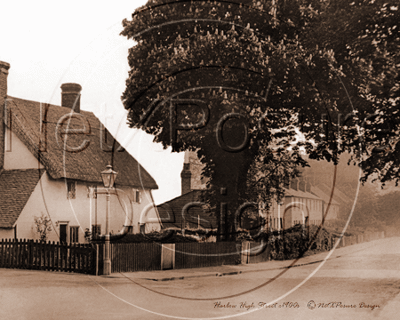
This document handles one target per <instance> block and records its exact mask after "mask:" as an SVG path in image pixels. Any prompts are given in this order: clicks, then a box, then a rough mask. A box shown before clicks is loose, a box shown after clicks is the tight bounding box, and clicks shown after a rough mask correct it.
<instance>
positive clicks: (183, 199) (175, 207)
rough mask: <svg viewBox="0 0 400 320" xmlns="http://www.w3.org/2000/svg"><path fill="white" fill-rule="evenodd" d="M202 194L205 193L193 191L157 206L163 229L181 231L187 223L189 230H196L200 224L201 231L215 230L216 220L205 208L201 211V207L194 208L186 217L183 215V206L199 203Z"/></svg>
mask: <svg viewBox="0 0 400 320" xmlns="http://www.w3.org/2000/svg"><path fill="white" fill-rule="evenodd" d="M204 192H206V191H204V190H193V191H191V192H188V193H185V194H184V195H181V196H179V197H176V198H174V199H172V200H170V201H167V202H164V203H162V204H160V205H158V206H157V210H158V214H159V216H160V219H161V223H162V226H163V228H164V229H169V228H179V229H183V228H185V222H187V223H189V225H190V227H191V228H197V226H198V223H199V222H200V227H201V228H203V229H216V228H217V220H216V218H215V217H214V215H212V213H211V212H210V211H209V210H207V209H206V208H205V209H202V208H201V207H198V206H195V207H192V208H191V209H189V211H188V214H187V215H186V216H185V215H184V214H183V208H184V206H185V205H186V204H189V203H193V202H201V197H202V194H203V193H204ZM199 217H200V220H199Z"/></svg>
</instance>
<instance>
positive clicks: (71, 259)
mask: <svg viewBox="0 0 400 320" xmlns="http://www.w3.org/2000/svg"><path fill="white" fill-rule="evenodd" d="M95 259H96V251H95V249H93V248H92V246H91V245H90V244H62V243H59V242H57V243H56V242H54V241H53V242H50V241H49V242H44V241H38V240H36V241H33V240H25V239H24V240H18V239H15V240H14V239H13V240H11V239H9V240H7V239H6V240H1V242H0V268H16V269H33V270H47V271H65V272H78V273H87V274H95V272H96V269H95V267H96V261H95Z"/></svg>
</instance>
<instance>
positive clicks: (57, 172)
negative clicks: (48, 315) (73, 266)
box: [0, 61, 161, 243]
mask: <svg viewBox="0 0 400 320" xmlns="http://www.w3.org/2000/svg"><path fill="white" fill-rule="evenodd" d="M9 68H10V65H9V64H8V63H5V62H1V61H0V125H1V130H0V239H2V238H4V239H5V238H8V239H10V238H18V239H38V238H39V234H38V232H37V230H36V224H35V222H34V219H35V217H47V218H48V219H50V223H49V225H50V228H51V231H49V232H48V240H50V241H61V242H77V243H83V242H85V241H86V240H85V231H87V230H89V231H91V232H93V233H98V234H104V232H105V225H106V223H105V218H106V214H105V211H106V195H105V194H103V193H99V194H97V193H96V192H93V190H98V191H100V190H101V189H102V188H103V183H102V180H101V175H100V173H101V171H103V170H105V169H106V166H107V165H108V164H112V165H113V169H114V170H115V171H116V172H118V175H117V178H116V181H115V188H116V193H115V194H113V195H111V197H110V198H111V213H110V230H109V231H110V232H112V233H113V234H117V233H118V232H121V231H122V230H124V231H126V230H129V232H131V233H138V232H140V230H141V229H142V230H145V231H146V232H149V231H152V230H160V229H161V225H160V222H159V217H158V212H157V211H156V209H154V208H152V203H153V198H152V194H151V190H152V189H157V188H158V187H157V184H156V182H155V181H154V179H153V178H152V177H151V176H150V175H149V173H148V172H147V171H146V170H145V169H144V168H143V167H142V166H141V165H140V164H139V163H138V162H137V161H136V160H135V159H134V158H133V157H132V156H131V155H130V154H129V153H128V152H127V151H126V150H123V149H122V148H120V145H119V144H118V143H117V142H116V141H114V140H113V137H112V136H111V135H110V134H109V132H107V130H106V129H105V128H104V127H103V126H102V124H101V123H100V121H99V119H97V118H96V117H95V115H94V114H93V113H91V112H87V111H83V110H80V91H81V86H80V85H78V84H64V85H62V86H61V88H62V106H55V105H49V104H44V103H39V102H34V101H28V100H23V99H19V98H15V97H11V96H9V95H7V75H8V70H9ZM113 145H114V147H112V146H113ZM145 208H150V210H147V211H148V213H147V216H146V217H144V216H143V215H142V216H141V213H142V212H143V210H144V209H145ZM146 221H147V222H148V221H151V223H147V224H145V223H146Z"/></svg>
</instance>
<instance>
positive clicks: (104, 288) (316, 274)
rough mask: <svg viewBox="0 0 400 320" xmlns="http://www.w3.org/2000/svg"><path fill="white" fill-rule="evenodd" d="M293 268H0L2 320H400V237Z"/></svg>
mask: <svg viewBox="0 0 400 320" xmlns="http://www.w3.org/2000/svg"><path fill="white" fill-rule="evenodd" d="M292 263H293V261H270V262H265V263H259V264H252V265H240V266H223V267H218V268H202V269H185V270H169V271H157V272H136V273H124V274H120V273H118V274H113V275H112V276H110V277H103V276H101V277H95V276H88V275H79V274H68V273H61V272H44V271H33V270H12V269H0V299H1V307H0V319H18V320H20V319H29V320H30V319H41V320H42V319H69V320H71V319H74V320H75V319H85V320H86V319H88V320H92V319H93V320H94V319H96V320H100V319H105V320H115V319H168V318H170V319H191V318H197V319H210V318H213V319H228V318H232V319H341V320H345V319H398V318H400V314H399V313H400V294H399V293H400V238H387V239H382V240H377V241H372V242H368V243H363V244H358V245H353V246H349V247H345V248H340V249H337V250H334V251H332V252H331V253H330V255H329V256H328V253H324V254H318V255H314V256H310V257H306V258H303V259H300V260H298V261H296V263H295V266H294V267H291V268H287V267H288V266H289V265H290V264H292ZM179 277H183V279H178V278H179ZM168 279H172V280H168Z"/></svg>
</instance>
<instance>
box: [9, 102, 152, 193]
mask: <svg viewBox="0 0 400 320" xmlns="http://www.w3.org/2000/svg"><path fill="white" fill-rule="evenodd" d="M43 106H44V104H43ZM47 106H48V109H47V110H48V111H47V119H46V123H45V127H46V130H47V134H46V139H44V138H42V140H41V141H42V145H41V147H42V150H45V151H44V152H39V143H40V119H41V111H40V103H39V102H34V101H29V100H23V99H19V98H13V97H8V102H7V107H8V108H9V109H10V110H11V111H12V129H13V132H14V133H15V134H16V135H17V136H18V138H19V139H21V140H22V142H23V143H24V144H25V145H26V146H27V147H28V149H29V150H30V151H31V152H32V154H33V155H34V156H35V157H36V158H37V159H39V161H40V162H41V163H42V164H43V165H44V166H45V168H46V170H47V171H48V173H49V175H50V176H51V177H52V178H53V179H60V178H68V179H76V180H81V181H88V182H99V183H101V177H100V172H101V171H103V170H105V168H106V165H107V164H110V162H112V164H113V169H114V170H115V171H117V172H118V176H117V179H116V181H115V186H116V187H118V186H131V187H136V188H146V189H157V188H158V186H157V184H156V182H155V181H154V179H153V178H152V177H151V176H150V174H149V173H148V172H147V171H146V170H145V169H144V168H143V167H142V166H141V165H140V164H139V163H138V162H137V161H136V159H135V158H133V157H132V156H131V155H130V154H129V153H128V152H127V151H123V152H119V151H115V152H111V151H110V150H111V148H109V147H108V146H107V145H110V146H112V142H110V140H111V141H113V138H112V136H111V135H110V133H109V132H108V131H106V134H107V139H108V141H107V142H108V143H107V144H106V143H104V141H102V139H101V134H102V133H104V131H103V130H102V128H101V123H100V121H99V119H98V118H97V117H96V116H95V115H94V114H93V113H92V112H87V111H83V110H82V111H81V112H80V113H78V114H77V113H74V115H76V117H74V118H71V117H69V116H68V114H71V109H69V108H64V107H60V106H55V105H48V104H47ZM42 110H44V108H42ZM42 114H44V113H42ZM66 115H67V116H66ZM64 116H66V117H64ZM63 117H64V118H63ZM42 119H43V117H42ZM62 119H65V121H64V124H62ZM57 123H58V125H57ZM84 127H86V130H87V131H86V132H85V134H79V133H78V134H67V135H62V134H61V133H62V132H63V131H65V130H66V129H68V130H70V129H77V130H78V131H79V130H80V131H81V132H82V131H83V128H84ZM103 140H104V139H103ZM65 142H66V144H67V145H68V146H69V147H78V146H81V145H82V146H84V148H81V149H80V150H79V151H77V152H73V153H71V152H65V151H64V149H65V148H64V143H65ZM119 146H120V145H119V144H118V143H116V145H115V150H118V148H119Z"/></svg>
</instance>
